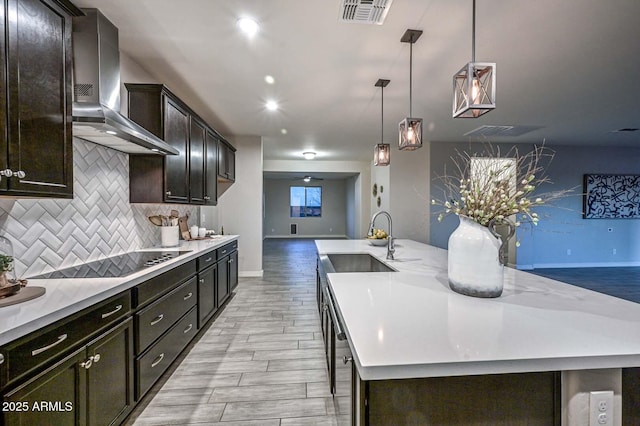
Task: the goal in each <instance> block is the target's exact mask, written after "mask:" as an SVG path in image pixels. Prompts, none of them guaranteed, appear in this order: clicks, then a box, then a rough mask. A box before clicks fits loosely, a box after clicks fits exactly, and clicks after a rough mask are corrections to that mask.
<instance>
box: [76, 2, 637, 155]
mask: <svg viewBox="0 0 640 426" xmlns="http://www.w3.org/2000/svg"><path fill="white" fill-rule="evenodd" d="M75 3H76V4H77V5H78V6H80V7H96V8H98V9H100V10H101V11H102V12H103V13H104V14H105V15H106V16H107V17H108V18H109V19H110V20H111V21H112V22H113V23H114V24H115V25H116V26H117V27H118V28H119V30H120V49H121V50H122V51H123V52H125V53H126V54H128V55H129V56H130V57H132V58H133V59H134V60H135V61H137V62H138V63H139V64H140V65H141V66H143V67H144V68H145V69H146V70H147V71H148V72H149V73H150V74H152V75H153V76H154V77H155V78H156V79H157V81H160V82H163V83H165V84H166V85H167V86H168V87H169V88H171V90H172V91H174V92H175V93H176V94H177V95H178V96H180V97H181V98H183V99H184V100H185V101H187V103H189V104H190V105H191V106H192V107H193V108H194V109H195V110H196V111H197V112H198V113H199V114H200V115H201V116H202V117H203V118H204V119H205V120H207V121H209V123H210V124H211V125H213V126H214V127H216V128H217V129H218V130H219V131H220V132H221V133H222V134H224V135H260V136H262V137H263V138H264V139H263V140H264V156H265V159H301V153H302V152H303V151H307V150H312V151H316V152H317V153H318V154H319V155H318V157H317V159H318V160H362V161H367V160H370V159H371V158H372V156H373V146H374V144H375V143H377V142H379V141H380V138H381V135H380V130H381V129H380V125H381V119H380V112H381V111H380V88H377V87H374V83H375V82H376V80H377V79H378V78H386V79H390V80H391V83H390V84H389V86H388V87H387V88H386V89H385V91H384V111H385V114H384V139H385V141H386V142H389V143H392V144H397V124H398V122H399V121H400V120H401V119H403V118H404V117H405V116H407V115H408V113H409V45H408V44H405V43H401V42H400V38H401V37H402V35H403V33H404V32H405V30H406V29H408V28H411V29H420V30H423V31H424V33H423V35H422V37H421V38H420V39H419V40H418V41H417V43H416V44H415V45H414V47H413V114H412V115H413V116H414V117H422V118H423V119H424V123H425V127H426V129H427V130H426V133H425V136H426V139H428V140H432V141H444V142H446V141H465V140H467V137H465V136H463V135H464V134H465V133H466V132H468V131H470V130H473V129H475V128H477V127H479V126H481V125H486V124H491V125H528V126H541V129H539V130H536V131H533V132H530V133H527V134H525V135H523V136H519V137H516V138H509V139H504V138H494V139H493V140H495V141H514V142H541V141H542V140H543V139H546V142H547V144H549V145H553V144H564V145H567V144H568V145H607V146H628V147H640V132H635V133H612V132H611V131H612V130H615V129H620V128H638V127H640V107H639V103H640V25H638V17H639V16H640V1H638V0H611V1H603V0H561V1H559V0H535V1H531V0H527V1H525V0H478V1H477V29H476V59H477V60H478V61H495V62H496V63H497V96H496V98H497V108H496V110H495V111H492V112H490V113H488V114H486V115H485V116H483V117H481V118H479V119H475V120H474V119H453V118H451V108H452V107H451V102H452V101H451V98H452V76H453V74H454V73H455V72H456V71H458V70H459V69H460V68H461V67H462V66H463V65H464V64H465V63H466V62H468V61H470V60H471V8H472V1H471V0H394V2H393V4H392V6H391V10H390V12H389V14H388V16H387V19H386V21H385V23H384V25H381V26H378V25H365V24H345V23H340V22H339V21H338V17H339V5H340V1H339V0H319V1H318V0H317V1H309V0H233V1H230V0H181V1H175V0H136V1H131V0H77V1H76V2H75ZM241 16H251V17H254V18H255V19H256V20H258V21H259V23H260V25H261V29H260V32H259V33H258V34H257V35H256V36H255V37H254V38H253V39H248V38H247V37H246V36H244V35H243V34H241V33H239V31H238V30H237V28H236V25H235V23H236V20H237V18H238V17H241ZM267 74H270V75H272V76H274V77H275V80H276V82H275V84H274V85H268V84H266V83H265V82H264V76H265V75H267ZM272 98H273V99H275V100H277V101H278V102H279V103H280V105H281V108H280V110H278V111H276V112H270V111H267V110H266V109H265V107H264V102H265V101H266V100H267V99H272ZM282 128H286V129H287V130H288V133H287V134H286V135H283V134H282V133H281V129H282Z"/></svg>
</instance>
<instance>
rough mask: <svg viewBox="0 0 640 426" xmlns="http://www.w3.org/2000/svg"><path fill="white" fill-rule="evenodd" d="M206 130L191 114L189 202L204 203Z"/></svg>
mask: <svg viewBox="0 0 640 426" xmlns="http://www.w3.org/2000/svg"><path fill="white" fill-rule="evenodd" d="M206 133H207V130H206V128H205V125H204V124H203V123H202V122H201V121H200V120H198V119H197V118H195V117H193V116H191V130H190V138H189V144H190V145H189V182H190V183H191V184H190V188H189V190H190V201H191V204H205V202H204V201H205V200H204V196H205V194H204V189H205V188H204V187H205V182H204V180H205V176H204V173H205V152H204V143H205V135H206Z"/></svg>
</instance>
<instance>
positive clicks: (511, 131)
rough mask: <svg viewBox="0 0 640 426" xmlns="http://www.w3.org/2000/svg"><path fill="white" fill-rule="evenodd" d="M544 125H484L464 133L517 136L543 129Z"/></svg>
mask: <svg viewBox="0 0 640 426" xmlns="http://www.w3.org/2000/svg"><path fill="white" fill-rule="evenodd" d="M541 128H542V126H491V125H484V126H480V127H478V128H477V129H473V130H471V131H470V132H467V133H465V134H464V136H480V137H485V138H486V137H516V136H522V135H524V134H525V133H529V132H533V131H534V130H538V129H541Z"/></svg>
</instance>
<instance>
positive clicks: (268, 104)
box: [264, 101, 278, 111]
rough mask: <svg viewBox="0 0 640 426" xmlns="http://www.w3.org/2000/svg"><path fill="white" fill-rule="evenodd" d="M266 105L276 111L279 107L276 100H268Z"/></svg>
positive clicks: (270, 109)
mask: <svg viewBox="0 0 640 426" xmlns="http://www.w3.org/2000/svg"><path fill="white" fill-rule="evenodd" d="M264 106H265V107H267V109H268V110H269V111H276V110H277V109H278V103H277V102H276V101H267V103H266V104H264Z"/></svg>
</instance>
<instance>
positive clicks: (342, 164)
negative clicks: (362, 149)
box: [263, 160, 371, 238]
mask: <svg viewBox="0 0 640 426" xmlns="http://www.w3.org/2000/svg"><path fill="white" fill-rule="evenodd" d="M263 168H264V169H263V170H264V171H265V172H295V173H302V174H313V173H318V172H328V173H353V174H354V175H357V177H356V178H355V182H353V185H354V188H355V189H354V194H355V202H354V211H355V215H354V221H355V223H354V229H355V235H356V238H359V237H360V236H364V235H366V233H367V229H366V228H367V225H368V224H369V218H370V212H371V209H370V206H369V202H368V201H367V198H362V197H363V195H362V194H365V191H368V190H369V189H370V182H371V167H370V164H369V163H368V162H364V161H317V160H314V161H309V160H299V161H298V160H265V161H264V165H263Z"/></svg>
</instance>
